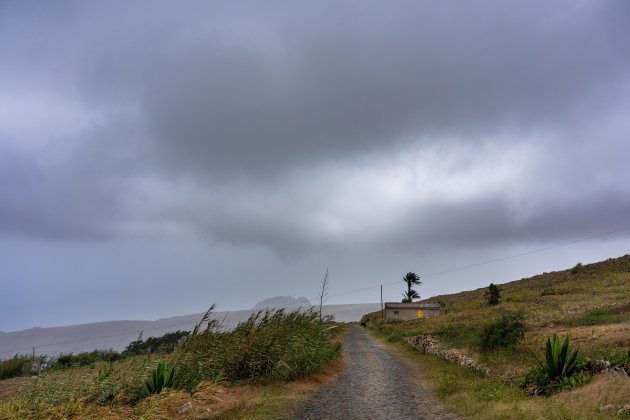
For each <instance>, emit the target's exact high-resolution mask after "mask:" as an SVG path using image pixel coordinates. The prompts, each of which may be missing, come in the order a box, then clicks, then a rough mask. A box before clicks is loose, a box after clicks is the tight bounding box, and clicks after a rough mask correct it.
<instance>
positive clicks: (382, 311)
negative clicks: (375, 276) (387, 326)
mask: <svg viewBox="0 0 630 420" xmlns="http://www.w3.org/2000/svg"><path fill="white" fill-rule="evenodd" d="M381 316H382V317H383V321H385V307H384V306H383V285H382V284H381Z"/></svg>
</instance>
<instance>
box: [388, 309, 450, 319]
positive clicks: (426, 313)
mask: <svg viewBox="0 0 630 420" xmlns="http://www.w3.org/2000/svg"><path fill="white" fill-rule="evenodd" d="M440 314H441V311H440V309H439V308H385V320H386V321H392V320H401V321H411V320H413V319H418V318H428V317H431V316H435V315H440Z"/></svg>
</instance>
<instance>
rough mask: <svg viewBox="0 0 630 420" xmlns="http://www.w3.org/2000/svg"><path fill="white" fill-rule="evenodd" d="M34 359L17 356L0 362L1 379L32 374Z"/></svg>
mask: <svg viewBox="0 0 630 420" xmlns="http://www.w3.org/2000/svg"><path fill="white" fill-rule="evenodd" d="M32 362H33V359H32V358H31V357H30V356H24V355H19V354H16V355H15V356H13V357H12V358H10V359H7V360H2V361H0V379H9V378H14V377H16V376H24V375H30V374H31V364H32Z"/></svg>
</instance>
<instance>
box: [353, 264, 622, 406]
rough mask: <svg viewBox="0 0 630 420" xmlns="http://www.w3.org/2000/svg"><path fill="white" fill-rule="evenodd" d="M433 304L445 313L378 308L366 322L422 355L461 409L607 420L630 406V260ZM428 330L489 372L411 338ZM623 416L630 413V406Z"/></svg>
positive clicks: (444, 394) (435, 384) (439, 387)
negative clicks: (384, 315)
mask: <svg viewBox="0 0 630 420" xmlns="http://www.w3.org/2000/svg"><path fill="white" fill-rule="evenodd" d="M428 302H434V303H439V304H440V305H441V307H442V309H443V312H444V314H443V315H441V316H437V317H433V318H425V319H418V320H413V321H407V322H392V323H387V324H385V323H383V320H382V319H381V313H380V312H375V313H373V314H369V315H367V316H365V317H364V319H363V320H362V321H363V322H366V323H367V325H368V327H369V328H370V330H371V331H372V333H373V334H374V335H376V336H377V337H380V338H382V339H384V340H385V341H387V342H390V343H394V344H396V345H397V346H399V347H400V350H401V351H404V352H406V353H408V355H409V356H410V357H412V358H413V359H414V360H417V361H418V362H419V363H418V365H419V366H421V367H422V369H424V371H425V375H423V376H425V377H429V378H432V379H431V380H430V383H429V384H428V385H429V386H430V387H432V388H433V389H434V391H435V392H436V394H437V395H438V396H439V397H440V398H442V399H443V400H445V401H446V402H448V403H450V404H451V405H452V406H454V407H455V408H456V409H457V410H458V411H459V412H460V413H461V414H464V415H469V416H472V417H477V418H505V417H510V418H598V417H602V418H606V417H611V416H615V415H617V412H618V411H619V409H620V408H623V406H624V405H625V404H629V403H630V379H629V378H628V376H626V373H630V353H629V352H630V256H628V255H627V256H624V257H621V258H617V259H609V260H606V261H603V262H600V263H596V264H590V265H582V264H577V265H576V266H575V267H573V268H571V269H568V270H564V271H559V272H553V273H544V274H541V275H537V276H534V277H531V278H527V279H522V280H519V281H514V282H511V283H506V284H502V285H500V287H499V286H498V285H494V284H492V285H491V287H490V288H485V289H478V290H473V291H468V292H462V293H457V294H453V295H444V296H436V297H433V298H431V299H429V300H428ZM423 334H430V336H431V337H433V338H434V339H437V340H439V343H440V345H441V346H443V347H444V348H446V349H452V350H455V351H456V352H457V353H458V354H462V355H464V356H466V357H469V358H472V359H474V360H475V361H478V362H479V363H481V364H483V366H485V367H487V370H488V373H489V374H488V375H484V374H480V373H479V372H475V371H472V370H470V369H467V368H465V367H462V366H458V365H455V364H449V363H447V362H445V361H443V360H440V359H439V358H438V357H437V356H435V355H431V354H422V353H421V352H418V351H417V350H415V349H413V348H412V347H411V346H410V345H409V344H407V342H406V338H408V337H414V336H418V335H423ZM602 371H604V372H602ZM600 408H601V410H600ZM620 416H622V417H623V416H626V417H629V418H630V409H629V410H627V412H624V411H622V412H621V413H620Z"/></svg>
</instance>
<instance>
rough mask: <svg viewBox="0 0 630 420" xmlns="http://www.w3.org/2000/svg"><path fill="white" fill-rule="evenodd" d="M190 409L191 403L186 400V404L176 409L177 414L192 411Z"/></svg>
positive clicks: (191, 407)
mask: <svg viewBox="0 0 630 420" xmlns="http://www.w3.org/2000/svg"><path fill="white" fill-rule="evenodd" d="M192 409H193V406H192V403H191V402H190V401H188V402H187V403H186V404H184V405H182V406H181V407H179V410H177V414H186V413H188V412H190V411H192Z"/></svg>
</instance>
